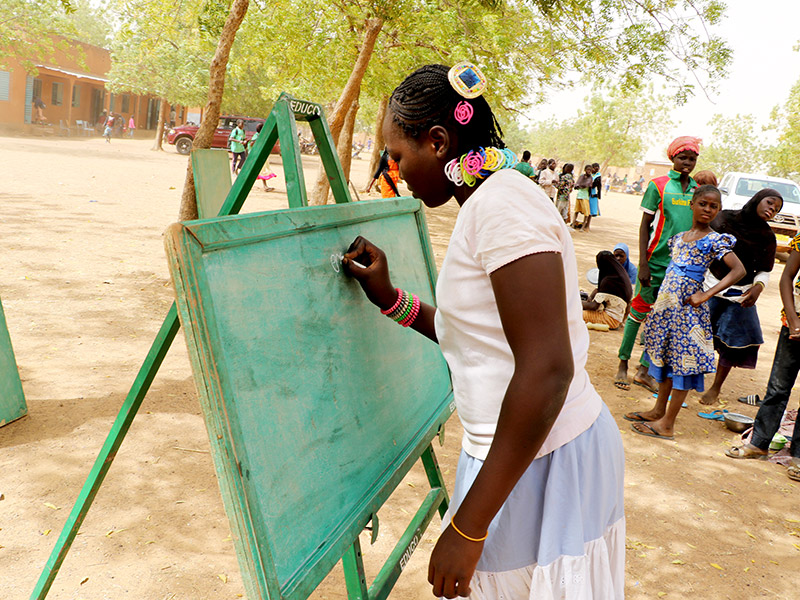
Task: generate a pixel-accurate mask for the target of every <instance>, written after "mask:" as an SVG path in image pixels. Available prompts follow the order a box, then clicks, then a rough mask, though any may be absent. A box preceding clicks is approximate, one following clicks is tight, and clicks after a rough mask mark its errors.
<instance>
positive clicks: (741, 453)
mask: <svg viewBox="0 0 800 600" xmlns="http://www.w3.org/2000/svg"><path fill="white" fill-rule="evenodd" d="M725 456H728V457H730V458H752V459H755V460H767V456H769V453H768V452H765V453H764V454H761V452H757V451H756V450H754V449H753V446H750V445H749V444H745V445H744V446H731V447H730V448H728V449H727V450H725Z"/></svg>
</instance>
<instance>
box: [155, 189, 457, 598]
mask: <svg viewBox="0 0 800 600" xmlns="http://www.w3.org/2000/svg"><path fill="white" fill-rule="evenodd" d="M421 212H422V209H421V205H420V203H419V201H418V200H415V199H412V198H400V199H395V200H392V201H386V200H378V201H366V202H362V203H357V204H342V205H336V206H327V207H326V206H323V207H307V208H302V209H295V210H287V211H275V212H272V213H260V214H253V215H245V216H241V217H237V218H227V219H211V220H206V221H197V222H193V223H186V224H176V225H174V226H172V227H171V228H170V229H169V230H168V232H167V236H166V240H165V243H166V246H167V251H168V255H169V260H170V269H171V271H172V275H173V280H174V281H175V287H176V297H177V302H178V308H179V314H180V318H181V321H182V324H183V326H184V333H185V334H186V336H187V345H188V348H189V351H190V358H191V361H192V367H193V372H194V376H195V381H196V384H197V388H198V390H199V393H200V401H201V407H202V409H203V414H204V416H205V418H206V426H207V429H208V433H209V440H210V443H211V449H212V457H213V459H214V463H215V468H216V469H217V475H218V478H219V480H220V487H221V489H222V493H223V501H224V503H225V508H226V512H227V513H228V516H229V520H230V521H231V528H232V530H233V531H234V540H235V543H236V546H237V554H238V556H239V559H240V565H241V568H242V574H243V580H244V581H245V585H246V587H247V590H248V594H251V595H252V596H253V598H267V597H269V598H286V599H287V600H294V599H301V598H306V597H307V596H308V595H309V594H310V593H311V592H312V591H313V589H315V588H316V586H317V585H318V584H319V583H320V582H321V581H322V579H323V578H324V577H325V576H326V575H327V573H328V572H330V570H331V569H332V568H333V566H334V565H335V564H336V563H337V562H338V560H339V558H340V557H342V556H343V554H345V552H348V551H350V552H351V551H352V550H348V549H349V548H351V547H352V544H353V543H354V541H355V540H356V539H357V537H358V534H359V532H360V531H361V530H362V529H363V527H364V526H365V525H366V523H367V522H368V521H369V518H370V516H371V515H373V514H375V513H376V512H377V510H378V509H379V508H380V506H381V505H382V504H383V503H384V502H385V501H386V499H387V498H388V497H389V495H390V494H391V492H392V491H393V490H394V489H395V487H396V486H397V485H399V483H400V481H401V480H402V477H403V476H404V475H405V474H406V473H407V472H408V470H409V469H410V468H411V466H412V465H413V464H414V463H415V462H416V461H417V460H418V459H419V457H420V456H421V455H422V454H423V453H425V452H427V451H429V448H430V442H431V440H432V439H433V438H434V437H435V436H436V435H437V433H438V431H439V429H440V427H441V425H442V424H443V423H444V422H445V421H446V420H447V419H448V418H449V416H450V415H451V414H452V411H453V407H452V388H451V385H450V379H449V373H448V371H447V366H446V364H445V362H444V359H443V357H442V355H441V352H440V351H439V349H438V347H437V346H436V345H435V344H433V343H431V342H430V341H429V340H427V339H426V338H424V337H422V336H420V335H419V334H417V333H415V332H413V331H410V330H407V329H404V328H402V327H399V326H397V325H396V324H394V323H392V322H391V321H390V320H388V319H386V318H385V317H383V316H382V315H381V314H380V312H379V311H377V310H376V309H375V308H374V307H373V306H372V305H371V304H369V302H368V301H367V300H366V298H365V297H364V294H363V292H362V291H361V288H360V286H359V285H358V284H357V283H356V282H355V281H354V280H352V279H351V278H349V277H347V276H346V275H344V273H343V272H341V268H340V265H339V262H338V259H337V257H338V255H339V254H340V253H342V252H344V251H345V249H346V248H347V246H348V245H349V244H350V242H351V241H352V240H353V239H354V238H355V237H356V236H357V235H359V234H363V235H366V236H367V237H369V238H370V239H373V240H374V241H375V242H376V243H378V244H380V245H381V246H382V247H384V248H385V249H386V251H387V254H389V256H391V259H392V262H391V269H392V276H393V278H394V280H395V281H396V283H397V284H398V285H402V286H403V287H407V288H409V289H413V290H414V291H415V293H417V294H418V295H419V296H420V297H421V299H422V300H423V301H426V302H433V297H434V287H435V269H434V268H433V267H432V265H433V264H434V263H433V253H432V250H431V247H430V242H429V241H428V238H427V233H426V232H422V231H420V230H419V227H420V223H424V220H421V218H420V216H419V215H420V213H421ZM331 257H333V260H332V258H331ZM337 269H338V270H337ZM427 466H428V467H430V466H431V465H427ZM437 474H438V470H437V469H435V468H433V469H432V470H431V472H429V477H432V478H434V479H435V475H437ZM436 483H437V487H439V488H441V482H440V481H436ZM437 499H438V500H437V504H436V506H434V508H433V509H432V510H433V512H435V510H436V509H437V508H439V506H440V505H441V504H442V503H443V502H446V495H445V494H443V493H441V494H439V495H437ZM445 506H446V504H445ZM428 508H430V507H428ZM427 510H428V509H427V508H426V511H427ZM350 558H352V557H350ZM351 562H352V561H351ZM353 566H357V565H353ZM392 569H394V567H393V568H392ZM351 570H352V569H351ZM351 578H352V577H351ZM356 578H358V577H356ZM395 578H396V577H387V578H386V580H385V581H384V582H383V583H382V584H381V590H382V593H383V591H385V590H388V589H390V587H391V584H392V583H393V582H394V579H395ZM354 581H355V580H354ZM353 585H354V586H355V583H353ZM276 588H277V591H276ZM355 588H357V589H360V588H361V585H360V584H359V585H358V586H355ZM355 588H354V589H355Z"/></svg>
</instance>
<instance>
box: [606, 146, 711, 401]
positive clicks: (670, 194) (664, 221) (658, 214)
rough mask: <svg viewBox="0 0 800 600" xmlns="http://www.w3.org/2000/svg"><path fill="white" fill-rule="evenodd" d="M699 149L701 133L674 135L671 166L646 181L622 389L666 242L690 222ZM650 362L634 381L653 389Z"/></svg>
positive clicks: (618, 379) (664, 261)
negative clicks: (661, 173)
mask: <svg viewBox="0 0 800 600" xmlns="http://www.w3.org/2000/svg"><path fill="white" fill-rule="evenodd" d="M699 155H700V139H699V138H696V137H691V136H682V137H679V138H675V139H674V140H673V141H672V143H671V144H670V145H669V148H667V157H669V159H670V160H671V161H672V170H671V171H670V172H669V174H667V175H664V176H663V177H656V178H655V179H653V180H652V181H651V182H650V183H649V184H647V191H646V192H645V193H644V197H643V198H642V204H641V209H642V213H643V214H642V222H641V224H640V225H639V248H638V250H639V270H638V281H637V282H636V290H635V291H634V295H633V300H631V312H630V314H629V315H628V318H627V319H626V320H625V331H624V333H623V334H622V342H621V343H620V346H619V367H618V368H617V374H616V375H615V376H614V385H615V386H617V387H618V388H619V389H621V390H629V389H630V388H631V384H630V382H629V381H628V359H630V357H631V353H632V352H633V344H634V343H635V342H636V336H637V334H638V333H639V327H640V326H641V324H642V322H643V321H644V320H645V318H646V317H647V314H648V313H649V312H650V309H651V308H652V306H653V302H655V299H656V296H658V289H659V286H660V285H661V282H662V280H663V279H664V274H665V272H666V269H667V265H668V264H669V260H670V249H669V247H668V242H669V240H670V239H671V238H672V236H673V235H675V234H677V233H681V232H683V231H686V230H687V229H689V227H691V225H692V211H691V209H690V208H689V202H690V200H691V198H692V193H693V192H694V189H695V188H696V187H697V183H696V182H695V180H694V179H692V177H691V176H690V173H691V172H692V171H693V170H694V167H695V165H696V164H697V157H698V156H699ZM626 177H627V176H626ZM647 367H648V365H647V363H646V362H645V361H644V358H642V359H641V360H640V361H639V367H638V369H637V372H636V374H635V375H634V376H633V383H634V384H636V385H641V386H642V387H645V388H647V389H649V390H650V391H653V392H655V391H656V390H657V385H656V382H655V381H654V380H653V378H652V377H650V376H649V375H648V374H647Z"/></svg>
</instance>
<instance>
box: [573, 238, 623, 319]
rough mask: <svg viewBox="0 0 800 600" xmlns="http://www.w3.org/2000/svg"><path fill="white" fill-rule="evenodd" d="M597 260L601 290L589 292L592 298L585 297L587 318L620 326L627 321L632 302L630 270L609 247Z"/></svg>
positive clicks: (598, 281) (584, 307)
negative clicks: (627, 270)
mask: <svg viewBox="0 0 800 600" xmlns="http://www.w3.org/2000/svg"><path fill="white" fill-rule="evenodd" d="M595 261H596V262H597V269H598V271H599V273H598V276H597V289H595V290H594V291H593V292H592V293H591V294H590V295H589V299H588V300H583V320H584V321H585V322H587V323H599V324H602V325H608V328H609V329H616V328H617V327H619V326H620V325H622V322H623V321H624V320H625V315H626V314H628V307H629V306H630V302H631V296H632V290H631V284H630V280H629V279H628V273H627V272H626V271H625V269H624V268H622V265H621V264H619V261H618V260H617V259H616V257H615V256H614V254H613V253H611V252H609V251H608V250H602V251H601V252H599V253H598V254H597V257H596V258H595Z"/></svg>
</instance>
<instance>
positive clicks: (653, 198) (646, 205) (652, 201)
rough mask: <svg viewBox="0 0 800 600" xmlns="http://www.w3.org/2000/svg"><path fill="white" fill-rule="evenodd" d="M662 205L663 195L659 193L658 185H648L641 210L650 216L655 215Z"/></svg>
mask: <svg viewBox="0 0 800 600" xmlns="http://www.w3.org/2000/svg"><path fill="white" fill-rule="evenodd" d="M660 204H661V194H659V193H658V188H657V187H656V184H655V183H653V182H652V181H651V182H650V183H648V184H647V189H646V190H645V192H644V196H643V197H642V203H641V205H640V207H641V209H642V210H643V211H644V212H646V213H649V214H651V215H652V214H655V212H656V211H657V210H658V207H659V205H660Z"/></svg>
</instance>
